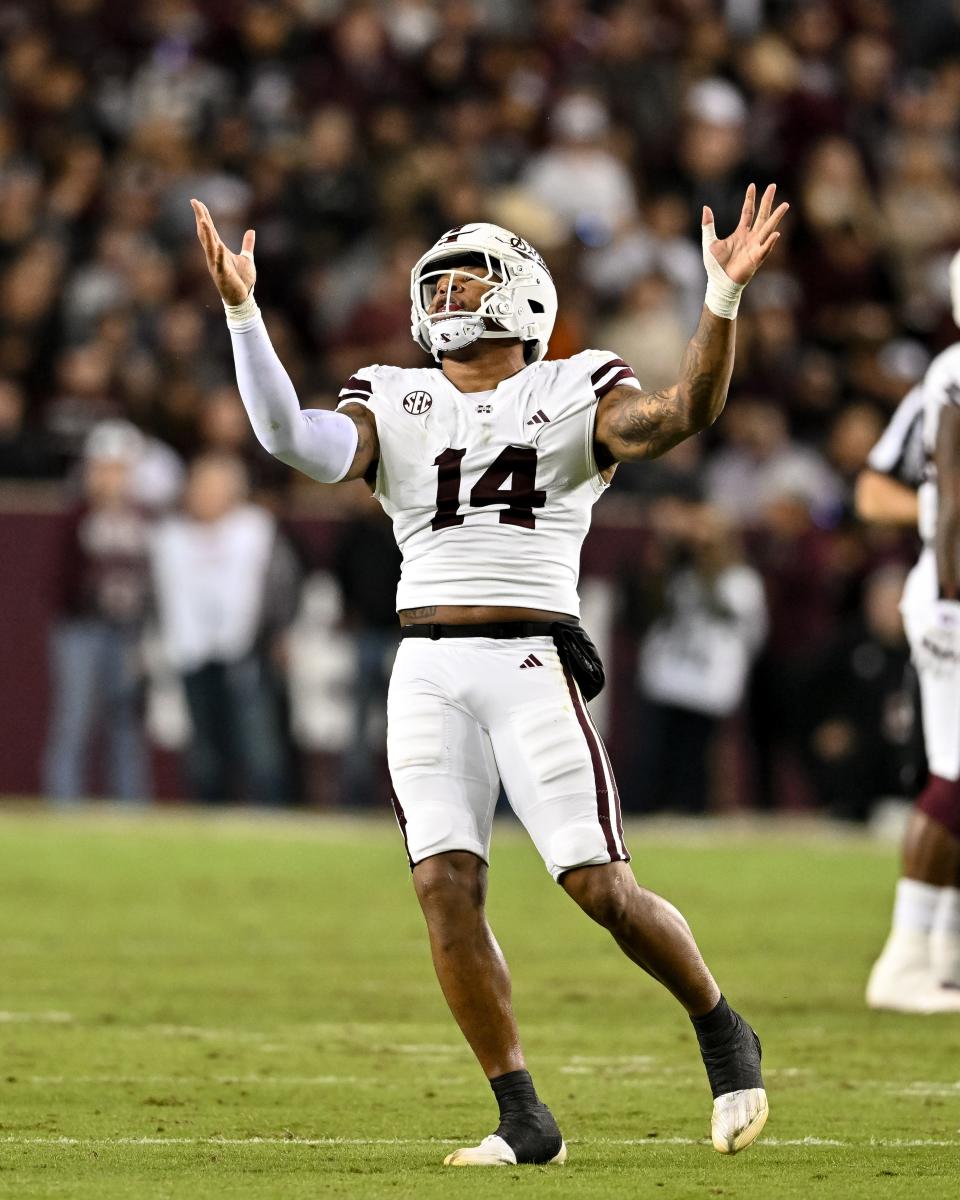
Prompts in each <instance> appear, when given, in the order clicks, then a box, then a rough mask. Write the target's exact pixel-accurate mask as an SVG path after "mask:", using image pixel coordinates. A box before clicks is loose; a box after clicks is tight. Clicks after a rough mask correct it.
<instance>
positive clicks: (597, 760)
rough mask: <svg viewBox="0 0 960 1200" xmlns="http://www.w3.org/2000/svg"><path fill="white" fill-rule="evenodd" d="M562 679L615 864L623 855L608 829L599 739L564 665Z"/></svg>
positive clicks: (605, 783)
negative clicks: (584, 745)
mask: <svg viewBox="0 0 960 1200" xmlns="http://www.w3.org/2000/svg"><path fill="white" fill-rule="evenodd" d="M563 677H564V679H565V680H566V681H567V691H568V692H569V693H570V699H571V701H572V702H573V711H574V712H575V713H576V714H577V721H578V722H579V723H580V728H581V729H582V730H583V736H584V737H585V738H586V741H587V748H588V749H589V751H590V762H591V764H592V765H593V782H594V785H595V787H596V789H597V819H598V820H599V822H600V828H601V829H602V830H603V836H604V840H605V841H606V843H607V853H608V854H609V855H610V861H611V862H617V861H619V860H620V859H622V858H623V855H622V854H621V853H620V851H619V850H618V849H617V839H616V838H615V837H614V833H613V829H612V828H611V827H610V796H609V794H608V792H607V777H606V775H605V774H604V772H603V759H602V758H601V756H600V746H599V745H598V740H599V739H598V738H597V736H596V734H595V733H594V732H593V728H592V727H591V725H590V722H589V720H588V719H587V715H586V713H585V712H584V711H583V701H582V700H581V698H580V692H579V691H578V690H577V685H576V684H575V683H574V681H573V677H572V676H571V674H570V670H569V668H568V667H567V666H566V664H564V667H563Z"/></svg>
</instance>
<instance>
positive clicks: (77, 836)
mask: <svg viewBox="0 0 960 1200" xmlns="http://www.w3.org/2000/svg"><path fill="white" fill-rule="evenodd" d="M630 842H631V845H632V849H633V852H634V865H635V867H636V870H637V874H638V876H639V877H640V879H641V880H642V881H643V882H645V883H647V884H649V885H650V886H651V887H654V888H655V889H657V890H659V891H662V892H664V893H665V894H666V895H668V896H669V897H670V898H671V899H673V900H674V902H675V903H676V904H677V905H678V906H679V907H680V908H681V909H682V910H683V911H684V912H685V914H686V915H687V917H688V919H689V920H690V922H691V924H692V925H693V928H694V931H695V932H696V933H697V935H698V937H699V939H700V942H701V945H702V947H703V949H704V952H705V954H706V956H707V959H708V961H709V962H710V964H711V965H712V967H713V969H714V971H715V973H716V974H717V976H718V978H719V981H720V983H721V986H722V987H723V988H724V989H725V991H726V992H727V994H728V995H729V997H730V998H731V1000H732V1001H733V1002H734V1003H735V1004H736V1005H737V1006H738V1007H739V1008H741V1009H742V1010H743V1011H744V1013H745V1014H746V1015H747V1016H748V1017H749V1018H750V1020H751V1021H752V1022H753V1023H754V1024H755V1025H756V1027H757V1029H758V1030H759V1031H760V1033H761V1035H762V1037H763V1040H764V1048H765V1064H766V1080H767V1087H768V1091H769V1093H770V1098H771V1118H770V1121H769V1123H768V1125H767V1128H766V1131H765V1133H764V1136H763V1137H762V1139H761V1140H760V1141H759V1142H758V1143H757V1145H756V1146H755V1147H754V1148H753V1149H751V1150H750V1151H748V1152H746V1153H745V1154H742V1155H739V1156H737V1157H736V1158H731V1159H728V1158H722V1157H720V1156H719V1155H717V1154H715V1153H714V1152H713V1151H712V1149H711V1148H710V1146H709V1144H708V1142H707V1141H706V1137H707V1134H708V1121H709V1111H710V1097H709V1093H708V1090H707V1087H706V1082H705V1078H704V1075H703V1070H702V1067H701V1065H700V1062H699V1057H698V1055H697V1051H696V1047H695V1042H694V1038H693V1035H692V1031H691V1029H690V1027H689V1023H688V1022H687V1020H686V1018H685V1017H684V1016H683V1014H682V1012H681V1011H680V1010H679V1009H678V1008H677V1007H676V1006H675V1005H674V1003H673V1001H671V1000H670V999H669V997H667V996H666V995H665V994H662V993H661V992H660V991H659V989H658V988H657V987H656V986H655V985H654V984H652V983H651V982H650V981H648V980H647V979H646V977H644V976H643V975H642V974H641V973H640V972H639V971H637V970H636V968H633V967H631V966H630V965H629V964H628V962H627V961H626V959H624V958H622V957H621V956H620V955H619V953H618V952H617V951H616V950H615V948H614V947H613V945H612V943H610V942H608V940H607V938H606V936H605V935H604V934H603V933H602V931H600V930H599V929H598V928H596V927H595V926H593V925H591V924H590V923H589V922H588V921H587V920H586V919H585V918H583V917H582V916H580V915H579V914H578V913H577V911H576V910H575V909H574V907H573V905H572V904H571V903H570V901H569V900H568V899H567V898H566V897H565V896H564V895H563V893H562V892H561V891H560V890H559V889H558V888H557V887H556V886H555V885H554V884H552V883H551V881H550V880H549V878H548V877H547V876H546V874H545V873H544V871H543V870H542V868H541V866H540V863H539V860H538V859H537V857H536V855H535V853H534V851H533V849H532V848H531V847H530V846H529V845H528V844H527V842H526V841H525V840H524V838H523V836H522V834H520V833H519V832H518V831H517V830H515V829H514V828H513V827H512V826H510V825H507V826H505V827H504V828H502V829H499V830H498V831H497V834H496V835H495V842H494V860H493V870H492V873H491V905H490V907H491V914H492V919H493V922H494V926H495V928H496V930H497V933H498V936H499V938H500V941H501V943H502V945H503V947H504V949H505V951H506V953H507V956H508V958H509V959H510V961H511V964H512V967H513V972H514V986H515V1003H516V1008H517V1012H518V1015H519V1018H520V1022H521V1028H522V1030H523V1031H524V1033H525V1041H526V1048H527V1054H528V1058H529V1061H530V1065H531V1068H532V1070H533V1072H534V1076H535V1079H536V1080H537V1083H538V1086H539V1089H540V1091H541V1093H542V1094H543V1095H544V1097H545V1098H546V1099H547V1100H548V1101H549V1103H550V1104H551V1106H552V1107H553V1108H554V1110H555V1112H556V1114H557V1116H558V1118H559V1119H560V1122H561V1125H562V1128H563V1130H564V1133H565V1135H566V1137H567V1140H568V1144H569V1147H570V1160H569V1163H568V1165H567V1166H566V1167H563V1168H530V1167H527V1168H515V1169H507V1168H503V1169H500V1170H491V1171H483V1170H479V1171H478V1170H473V1171H469V1170H463V1171H450V1170H446V1171H444V1170H443V1169H441V1167H440V1165H439V1164H440V1162H441V1160H442V1158H443V1155H444V1153H446V1152H447V1150H448V1149H449V1148H450V1147H452V1146H455V1145H457V1144H462V1143H463V1142H465V1141H466V1142H471V1143H472V1142H474V1141H476V1140H477V1139H478V1138H479V1137H480V1136H481V1135H483V1134H485V1133H487V1132H489V1131H490V1130H491V1129H492V1128H493V1126H494V1124H495V1106H494V1104H493V1100H492V1096H491V1095H490V1093H489V1089H488V1088H487V1086H486V1084H485V1082H484V1081H483V1078H482V1077H481V1075H480V1073H479V1071H478V1069H477V1068H476V1067H475V1065H474V1063H473V1061H472V1059H471V1057H470V1055H469V1053H468V1052H467V1050H466V1049H465V1047H464V1046H463V1045H462V1043H461V1041H460V1038H459V1034H458V1033H457V1031H456V1029H455V1027H454V1026H453V1023H452V1021H451V1019H450V1018H449V1016H448V1014H447V1012H446V1009H445V1008H444V1006H443V1002H442V1000H441V998H440V994H439V990H438V988H437V986H436V983H435V980H434V978H433V974H432V969H431V966H430V961H429V956H428V952H427V948H426V942H425V937H424V934H423V930H422V928H421V919H420V916H419V912H418V910H417V908H416V904H415V901H414V898H413V895H412V891H411V888H410V883H409V878H408V873H407V870H406V865H405V861H404V856H403V852H402V846H401V844H400V840H399V836H398V834H397V832H396V830H395V828H393V827H392V826H391V825H389V824H388V823H386V822H383V823H380V822H371V823H353V822H348V821H324V820H320V819H316V820H309V819H306V818H302V819H296V820H283V819H279V818H278V819H275V820H263V821H257V820H255V819H253V818H243V817H226V818H222V819H219V820H218V819H217V818H216V817H210V818H204V817H192V816H187V815H179V816H178V815H172V816H163V815H151V814H148V815H141V816H136V815H131V816H129V817H123V816H112V815H109V814H102V813H99V814H98V813H89V814H87V813H80V814H78V815H76V816H56V815H51V816H43V815H30V814H27V813H13V814H6V815H3V816H2V817H0V904H2V907H0V913H2V927H0V947H2V959H0V965H2V973H0V979H2V983H0V1046H2V1055H3V1058H2V1064H0V1195H2V1196H10V1197H16V1198H17V1200H21V1198H22V1200H26V1198H28V1197H41V1196H42V1197H69V1198H73V1197H77V1198H87V1197H91V1198H92V1197H97V1198H101V1197H109V1198H113V1197H125V1198H126V1197H137V1198H138V1200H152V1198H155V1197H178V1198H179V1197H184V1198H188V1200H206V1198H213V1197H217V1198H220V1197H258V1198H259V1197H283V1198H284V1200H300V1198H305V1197H316V1196H344V1197H360V1196H362V1197H408V1196H409V1197H413V1196H416V1197H423V1198H426V1200H429V1198H431V1197H440V1196H443V1197H451V1196H455V1197H475V1196H479V1197H487V1196H494V1195H496V1196H502V1195H511V1196H513V1195H516V1196H524V1197H526V1196H531V1195H534V1194H536V1195H537V1196H546V1197H554V1196H560V1195H563V1196H569V1197H577V1198H579V1197H597V1198H599V1197H610V1196H619V1195H622V1196H631V1197H633V1196H645V1197H646V1196H652V1197H663V1198H664V1200H667V1198H682V1197H696V1196H704V1197H712V1196H723V1197H743V1198H747V1197H750V1198H764V1200H767V1198H774V1197H804V1198H806V1197H809V1196H811V1195H814V1194H816V1195H820V1196H824V1197H829V1198H831V1200H832V1198H834V1197H870V1198H871V1200H882V1198H884V1197H907V1196H909V1197H920V1196H923V1197H925V1198H926V1200H935V1198H939V1197H955V1196H956V1195H957V1194H958V1187H960V1082H958V1080H960V1056H958V1053H957V1049H958V1044H960V1019H958V1018H955V1017H948V1016H942V1017H912V1018H911V1017H899V1016H895V1015H882V1014H875V1013H868V1012H867V1011H865V1009H864V1007H863V1003H862V994H863V984H864V979H865V976H866V972H867V969H868V966H869V963H870V961H871V957H872V955H873V954H874V953H875V952H876V950H877V949H878V948H879V946H880V944H881V942H882V939H883V936H884V933H885V927H886V923H887V918H888V912H889V904H890V898H891V888H892V884H893V880H894V877H895V874H896V863H895V854H894V852H893V851H892V850H891V848H889V847H885V846H877V845H873V844H870V843H868V842H866V841H860V840H856V839H851V838H850V837H841V836H840V835H839V834H838V835H836V836H835V837H833V838H832V839H831V837H830V836H829V835H825V834H824V833H823V832H822V831H816V830H810V831H804V830H803V829H800V830H796V829H794V830H793V831H790V832H787V831H785V832H782V833H769V834H756V833H753V834H750V833H745V832H737V831H736V830H729V829H724V828H722V827H721V828H718V829H716V830H713V829H709V828H706V829H702V830H700V831H699V832H693V833H674V834H672V835H671V834H670V833H669V832H665V831H663V830H662V829H659V830H658V829H651V828H645V827H643V826H638V827H636V828H634V829H633V830H632V836H631V837H630Z"/></svg>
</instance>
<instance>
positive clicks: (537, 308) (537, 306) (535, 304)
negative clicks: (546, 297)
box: [527, 300, 544, 313]
mask: <svg viewBox="0 0 960 1200" xmlns="http://www.w3.org/2000/svg"><path fill="white" fill-rule="evenodd" d="M527 304H528V305H529V306H530V311H531V312H535V313H542V312H544V307H543V305H542V304H541V303H540V301H539V300H528V301H527Z"/></svg>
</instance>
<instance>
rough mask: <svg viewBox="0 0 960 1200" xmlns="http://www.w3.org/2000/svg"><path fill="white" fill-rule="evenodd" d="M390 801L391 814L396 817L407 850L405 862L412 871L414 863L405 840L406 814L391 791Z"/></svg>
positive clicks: (408, 844)
mask: <svg viewBox="0 0 960 1200" xmlns="http://www.w3.org/2000/svg"><path fill="white" fill-rule="evenodd" d="M390 803H391V804H392V805H393V815H394V816H395V817H396V818H397V824H398V825H399V826H400V832H401V833H402V834H403V848H404V849H405V850H406V852H407V862H408V863H409V864H410V870H411V871H412V870H413V868H414V866H415V863H414V861H413V859H412V858H411V857H410V843H409V842H408V841H407V814H406V813H405V812H404V811H403V809H402V808H401V807H400V801H399V800H398V799H397V798H396V796H394V795H393V793H392V792H391V794H390Z"/></svg>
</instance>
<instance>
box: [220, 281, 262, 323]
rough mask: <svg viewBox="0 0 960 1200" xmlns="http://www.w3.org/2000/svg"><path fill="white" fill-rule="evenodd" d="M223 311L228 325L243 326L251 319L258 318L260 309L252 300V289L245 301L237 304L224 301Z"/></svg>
mask: <svg viewBox="0 0 960 1200" xmlns="http://www.w3.org/2000/svg"><path fill="white" fill-rule="evenodd" d="M223 311H224V312H225V313H226V314H227V324H228V325H234V326H236V325H245V324H246V323H247V322H248V321H249V320H250V319H251V318H252V317H258V316H259V315H260V309H259V307H258V305H257V302H256V300H254V298H253V288H251V289H250V291H249V292H248V294H247V297H246V299H245V300H241V301H240V303H239V304H228V303H227V302H226V300H224V302H223Z"/></svg>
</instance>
